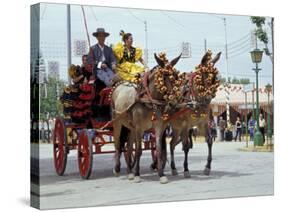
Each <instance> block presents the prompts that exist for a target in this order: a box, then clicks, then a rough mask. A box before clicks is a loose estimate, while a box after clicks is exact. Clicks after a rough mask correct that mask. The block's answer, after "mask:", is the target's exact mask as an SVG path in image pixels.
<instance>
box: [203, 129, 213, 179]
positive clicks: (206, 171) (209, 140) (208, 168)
mask: <svg viewBox="0 0 281 212" xmlns="http://www.w3.org/2000/svg"><path fill="white" fill-rule="evenodd" d="M205 138H206V142H207V145H208V158H207V164H206V166H205V169H204V174H205V175H209V174H210V172H211V163H212V147H213V139H212V137H211V136H210V133H209V130H208V129H206V134H205Z"/></svg>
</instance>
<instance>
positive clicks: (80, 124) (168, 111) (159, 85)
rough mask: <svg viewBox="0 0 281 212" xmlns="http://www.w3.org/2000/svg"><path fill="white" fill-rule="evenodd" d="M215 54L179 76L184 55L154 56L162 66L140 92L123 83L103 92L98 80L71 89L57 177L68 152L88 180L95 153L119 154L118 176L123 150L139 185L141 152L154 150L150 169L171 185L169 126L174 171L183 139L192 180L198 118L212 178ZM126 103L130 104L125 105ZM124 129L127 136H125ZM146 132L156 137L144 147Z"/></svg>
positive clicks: (58, 137) (57, 151)
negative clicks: (177, 66) (167, 167)
mask: <svg viewBox="0 0 281 212" xmlns="http://www.w3.org/2000/svg"><path fill="white" fill-rule="evenodd" d="M211 54H212V53H211V51H208V52H206V53H205V55H204V56H203V58H202V60H201V63H200V64H199V65H198V66H196V69H195V71H194V72H191V73H180V72H179V71H178V70H176V69H175V68H174V65H175V64H176V63H177V61H178V60H179V59H180V56H178V57H177V58H175V59H173V60H171V61H170V62H169V61H168V60H167V59H166V58H165V54H161V55H160V56H162V57H158V56H157V55H156V54H155V59H156V62H157V64H158V65H157V66H155V67H154V68H153V69H152V70H150V71H149V72H146V73H145V74H144V76H141V77H140V76H138V77H139V79H137V80H136V83H137V86H136V88H135V86H134V85H133V86H132V84H130V83H129V84H130V85H127V83H123V82H122V81H121V83H120V84H119V83H116V84H115V85H114V86H113V88H103V89H100V88H99V86H98V84H99V83H98V82H99V81H98V79H96V80H94V81H93V80H91V79H88V80H87V83H85V81H84V82H83V83H78V84H74V85H70V86H67V87H66V88H65V89H64V93H63V95H62V97H61V100H62V102H63V104H64V114H65V118H57V120H56V122H55V129H54V133H53V143H54V164H55V169H56V172H57V174H58V175H63V174H64V171H65V167H66V162H67V155H68V153H69V151H70V150H74V149H77V151H78V154H77V156H78V166H79V172H80V175H81V176H82V178H85V179H87V178H89V176H90V174H91V171H92V164H93V155H94V154H105V153H115V167H114V169H113V172H114V173H115V174H117V175H118V174H119V172H120V156H121V153H122V152H123V153H124V157H125V160H126V163H127V172H128V174H129V175H128V179H134V178H135V179H136V182H140V171H139V170H140V168H139V165H140V157H141V154H142V153H141V152H142V151H143V150H149V151H151V155H152V159H153V163H152V165H151V167H152V168H154V169H157V171H158V175H159V177H160V182H161V183H167V178H166V177H165V175H164V168H165V163H166V154H167V152H166V141H165V136H163V135H164V134H163V132H164V131H165V130H166V128H167V126H168V124H169V123H170V124H171V125H172V128H173V131H174V133H173V134H174V135H173V136H172V141H171V143H170V147H171V169H172V173H176V168H175V164H174V155H173V151H174V148H175V146H176V145H177V144H178V143H179V141H182V144H183V150H184V153H185V162H184V176H189V171H188V165H187V164H188V163H187V158H188V156H187V154H188V150H189V148H190V140H189V137H188V135H187V132H188V129H190V127H191V124H192V123H195V122H194V120H196V122H198V123H199V122H203V124H204V125H205V126H206V128H205V129H204V132H205V137H206V142H207V144H208V150H209V151H208V158H207V164H206V167H205V170H204V173H206V174H209V173H210V169H211V161H212V139H210V136H209V133H208V129H207V127H208V121H209V120H210V118H212V112H211V110H210V102H211V100H212V98H214V97H215V93H216V91H217V88H218V86H219V80H218V79H217V75H218V71H217V69H216V68H215V67H214V64H215V63H216V62H217V61H218V60H219V57H220V53H219V54H217V56H216V57H214V58H212V57H211ZM112 89H113V90H112ZM128 97H130V98H128ZM126 101H127V103H128V104H127V103H125V104H124V102H126ZM111 109H112V110H113V114H114V119H112V118H113V117H112V116H111V114H112V113H111ZM120 111H123V112H120ZM123 114H125V116H123ZM116 117H118V119H116ZM116 120H118V121H116ZM124 129H126V130H127V133H124V134H122V132H123V130H124ZM147 131H150V133H152V135H153V136H151V137H150V139H149V141H146V142H144V144H142V143H141V139H142V136H143V134H144V133H145V132H147ZM113 137H114V138H115V141H113ZM109 144H114V147H115V148H114V150H103V149H102V147H104V146H105V145H109ZM134 145H135V146H134ZM133 168H134V169H135V172H134V173H133Z"/></svg>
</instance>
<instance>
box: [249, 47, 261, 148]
mask: <svg viewBox="0 0 281 212" xmlns="http://www.w3.org/2000/svg"><path fill="white" fill-rule="evenodd" d="M250 53H251V58H252V61H253V63H255V64H256V67H255V68H253V70H254V71H255V73H256V120H257V122H256V123H257V130H256V132H255V135H254V145H255V146H263V137H262V134H261V132H260V121H259V114H260V109H259V78H258V74H259V71H260V70H261V69H260V68H259V67H258V63H260V62H261V60H262V54H263V51H261V50H259V49H258V48H256V49H254V50H253V51H251V52H250Z"/></svg>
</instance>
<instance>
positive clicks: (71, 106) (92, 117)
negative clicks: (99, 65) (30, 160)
mask: <svg viewBox="0 0 281 212" xmlns="http://www.w3.org/2000/svg"><path fill="white" fill-rule="evenodd" d="M100 83H101V82H99V81H98V79H97V80H90V81H89V83H87V84H79V85H76V86H75V85H69V86H67V87H65V89H64V93H63V95H62V97H61V101H62V103H63V105H64V114H65V116H64V117H58V118H56V121H55V126H54V132H53V152H54V166H55V170H56V173H57V174H58V175H63V174H64V172H65V168H66V164H67V156H68V154H69V152H70V151H71V150H77V157H78V167H79V172H80V175H81V177H82V178H84V179H88V178H89V177H90V175H91V172H92V165H93V155H95V154H107V153H114V152H115V151H114V150H113V149H112V150H108V149H110V148H103V147H104V146H105V145H107V146H109V145H111V146H113V145H114V139H113V126H112V121H111V118H112V117H111V102H110V100H109V99H110V97H109V96H110V93H111V91H112V88H107V87H106V88H102V89H100V88H98V87H99V86H98V84H100ZM147 133H151V134H152V136H150V139H149V140H147V141H145V142H144V144H143V150H149V151H151V154H152V157H153V158H154V157H156V156H155V149H156V147H155V137H154V136H153V132H147ZM106 149H107V150H106ZM122 151H123V152H124V157H125V160H126V161H128V157H131V160H130V161H131V163H132V166H133V165H134V164H133V163H134V161H135V160H134V152H132V154H130V155H128V154H127V143H124V146H123V147H122Z"/></svg>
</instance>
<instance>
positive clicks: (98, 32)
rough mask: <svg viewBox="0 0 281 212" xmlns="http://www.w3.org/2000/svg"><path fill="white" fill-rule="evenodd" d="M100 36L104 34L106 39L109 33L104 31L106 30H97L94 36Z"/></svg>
mask: <svg viewBox="0 0 281 212" xmlns="http://www.w3.org/2000/svg"><path fill="white" fill-rule="evenodd" d="M98 34H104V35H105V37H107V36H109V33H108V32H106V31H105V30H104V28H97V31H96V32H93V34H92V35H93V36H95V37H97V36H98Z"/></svg>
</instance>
